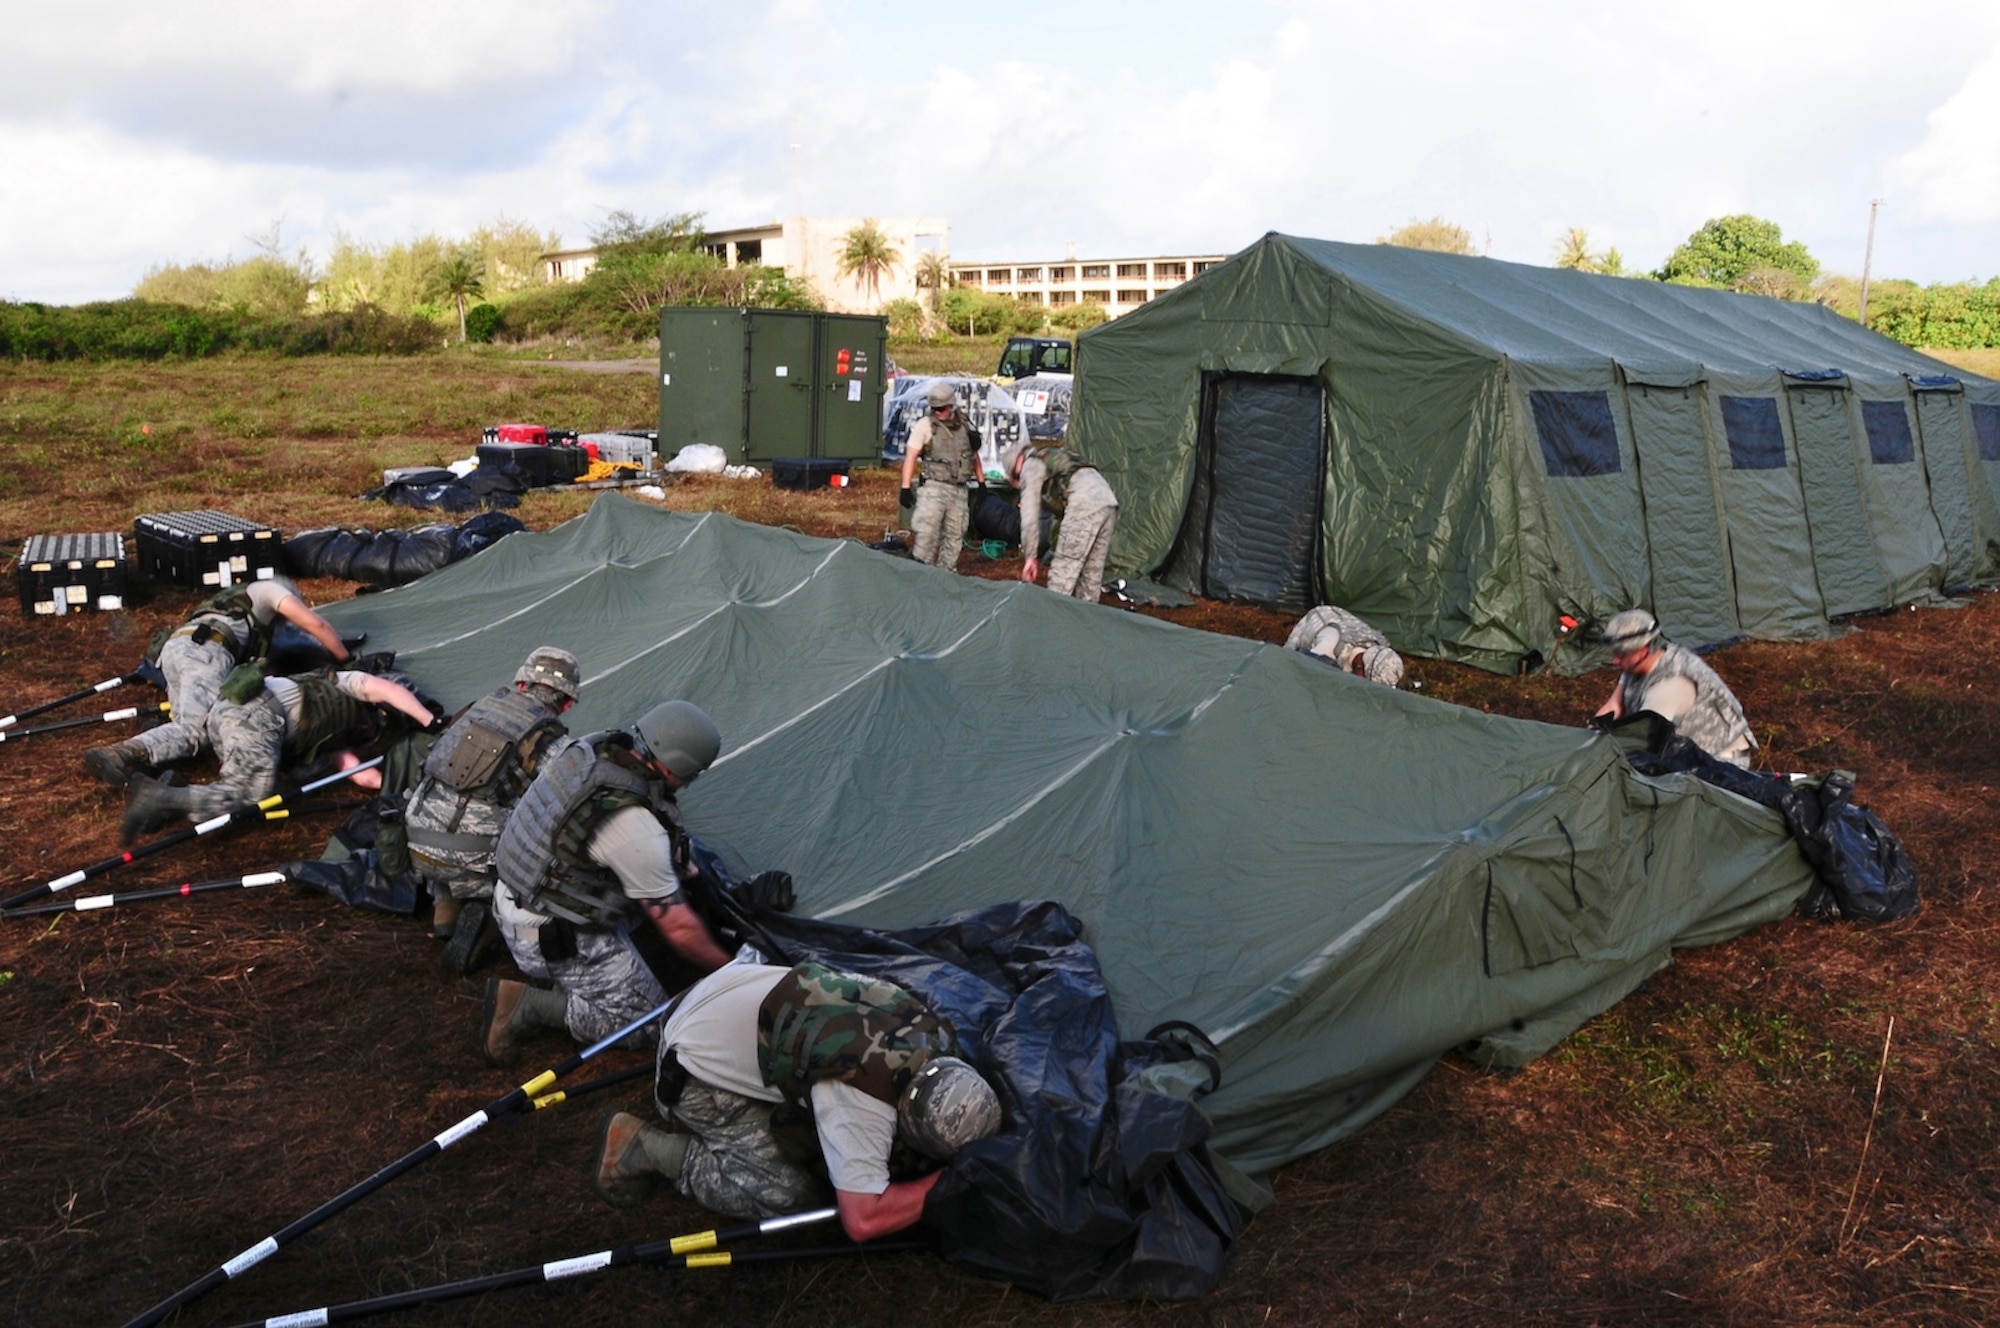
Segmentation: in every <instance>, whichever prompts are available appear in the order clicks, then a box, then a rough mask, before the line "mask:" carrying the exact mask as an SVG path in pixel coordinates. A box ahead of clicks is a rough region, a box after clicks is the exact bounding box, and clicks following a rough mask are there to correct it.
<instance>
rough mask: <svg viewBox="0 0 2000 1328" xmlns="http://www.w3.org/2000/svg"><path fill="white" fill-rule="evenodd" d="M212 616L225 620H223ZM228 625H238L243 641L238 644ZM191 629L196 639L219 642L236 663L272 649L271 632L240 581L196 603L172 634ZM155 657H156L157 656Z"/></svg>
mask: <svg viewBox="0 0 2000 1328" xmlns="http://www.w3.org/2000/svg"><path fill="white" fill-rule="evenodd" d="M213 619H223V620H226V623H227V626H225V625H224V623H223V622H215V621H211V620H213ZM229 627H240V628H241V629H242V630H243V632H244V640H243V641H242V642H241V643H239V642H238V641H237V640H236V635H235V633H234V632H232V631H230V630H228V629H229ZM189 629H193V633H194V635H195V636H196V638H197V639H198V640H216V641H221V642H223V643H224V644H225V645H227V646H228V647H229V653H230V654H231V655H232V656H234V657H235V659H236V662H237V663H238V664H241V663H243V662H244V661H245V660H251V659H256V658H258V657H259V656H262V655H265V654H268V653H269V652H270V649H271V631H270V629H269V628H268V627H263V626H260V625H259V624H258V622H257V614H256V609H255V606H254V605H252V603H251V602H250V587H249V586H248V585H247V584H243V583H239V584H237V585H233V586H229V587H227V588H225V589H223V590H220V591H217V592H216V593H215V594H213V595H211V596H209V597H208V598H207V599H205V600H203V601H202V602H201V603H199V604H197V605H195V607H194V609H193V610H192V611H191V612H190V613H189V614H188V616H187V621H186V622H185V623H184V624H182V626H181V627H180V628H179V629H178V630H177V631H176V632H175V633H174V635H179V634H180V632H185V631H188V630H189ZM156 657H157V656H156Z"/></svg>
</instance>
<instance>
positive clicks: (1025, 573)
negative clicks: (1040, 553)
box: [1021, 554, 1042, 585]
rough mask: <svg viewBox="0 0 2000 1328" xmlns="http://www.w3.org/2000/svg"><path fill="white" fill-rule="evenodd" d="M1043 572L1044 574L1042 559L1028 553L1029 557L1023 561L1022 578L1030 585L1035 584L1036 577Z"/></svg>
mask: <svg viewBox="0 0 2000 1328" xmlns="http://www.w3.org/2000/svg"><path fill="white" fill-rule="evenodd" d="M1041 574H1042V564H1041V560H1040V559H1038V558H1036V557H1035V556H1034V555H1033V554H1030V555H1028V557H1027V558H1026V559H1025V560H1024V561H1023V562H1022V563H1021V579H1022V580H1023V581H1026V582H1027V583H1028V584H1029V585H1033V584H1035V581H1036V579H1037V578H1039V577H1040V576H1041Z"/></svg>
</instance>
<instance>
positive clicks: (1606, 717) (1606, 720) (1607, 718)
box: [1590, 713, 1618, 733]
mask: <svg viewBox="0 0 2000 1328" xmlns="http://www.w3.org/2000/svg"><path fill="white" fill-rule="evenodd" d="M1617 726H1618V716H1616V715H1613V714H1609V713H1606V714H1602V715H1592V716H1591V717H1590V727H1592V728H1594V729H1596V730H1597V731H1598V732H1599V733H1609V732H1610V731H1611V730H1612V729H1614V728H1616V727H1617Z"/></svg>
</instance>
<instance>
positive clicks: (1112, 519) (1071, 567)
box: [1005, 438, 1118, 604]
mask: <svg viewBox="0 0 2000 1328" xmlns="http://www.w3.org/2000/svg"><path fill="white" fill-rule="evenodd" d="M1005 466H1006V471H1007V482H1008V483H1009V484H1012V485H1013V486H1014V487H1015V488H1017V489H1019V490H1020V491H1021V550H1022V552H1023V553H1024V554H1026V555H1027V556H1026V560H1025V561H1024V562H1023V563H1022V564H1021V579H1022V580H1023V581H1026V582H1027V583H1028V584H1030V585H1033V584H1034V583H1035V580H1036V578H1037V577H1039V576H1040V575H1041V571H1042V565H1041V560H1040V559H1039V558H1038V557H1037V556H1036V552H1035V549H1034V548H1033V546H1032V545H1031V544H1030V543H1029V541H1030V540H1031V539H1033V538H1034V532H1036V531H1039V530H1040V529H1041V528H1042V524H1041V523H1042V508H1043V507H1044V506H1046V507H1047V508H1048V509H1049V511H1051V512H1053V513H1054V514H1055V518H1056V520H1057V521H1058V522H1060V523H1061V524H1060V525H1059V526H1058V527H1057V530H1056V548H1055V556H1054V557H1053V558H1052V559H1050V560H1049V589H1050V590H1053V591H1055V592H1056V593H1057V594H1058V595H1073V596H1075V597H1076V598H1077V599H1080V600H1083V601H1085V602H1086V603H1090V604H1095V603H1097V600H1098V597H1099V596H1101V595H1102V594H1103V593H1104V560H1105V558H1106V557H1107V556H1108V555H1109V554H1110V552H1111V534H1112V531H1113V530H1115V529H1116V528H1117V525H1118V495H1117V494H1115V493H1113V492H1111V486H1110V485H1109V484H1107V483H1106V482H1105V480H1104V476H1103V475H1102V474H1101V473H1099V471H1098V469H1097V467H1095V466H1093V465H1091V464H1090V463H1089V462H1088V461H1085V460H1084V459H1083V458H1082V457H1080V456H1078V455H1077V454H1076V453H1074V452H1072V451H1070V450H1069V449H1068V448H1064V447H1048V448H1038V447H1035V446H1033V445H1032V443H1031V442H1030V440H1028V439H1026V438H1023V439H1022V440H1021V441H1020V442H1018V443H1016V444H1015V445H1014V447H1013V448H1012V450H1010V451H1009V452H1008V453H1007V457H1006V462H1005Z"/></svg>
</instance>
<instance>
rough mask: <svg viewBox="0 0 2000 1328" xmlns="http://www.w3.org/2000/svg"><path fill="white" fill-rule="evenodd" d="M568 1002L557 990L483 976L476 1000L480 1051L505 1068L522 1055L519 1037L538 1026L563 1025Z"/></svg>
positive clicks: (487, 1059) (486, 1057)
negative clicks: (483, 984) (481, 992)
mask: <svg viewBox="0 0 2000 1328" xmlns="http://www.w3.org/2000/svg"><path fill="white" fill-rule="evenodd" d="M568 1007H569V1002H568V1001H567V1000H566V999H565V998H564V996H563V994H562V993H561V992H560V991H551V990H550V989H548V988H547V987H531V986H529V985H528V984H527V983H525V982H515V981H513V980H511V979H508V978H488V979H486V998H485V999H484V1000H483V1001H481V1002H480V1004H479V1054H480V1056H481V1057H483V1058H484V1059H485V1061H486V1063H487V1064H488V1065H493V1066H498V1067H501V1068H505V1067H506V1066H509V1065H512V1064H513V1063H514V1062H515V1061H517V1060H519V1059H520V1058H521V1047H520V1041H519V1039H520V1037H521V1035H522V1034H523V1033H528V1032H532V1031H533V1030H535V1029H538V1028H562V1027H564V1026H565V1021H564V1018H563V1015H564V1012H565V1011H566V1010H567V1009H568Z"/></svg>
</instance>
